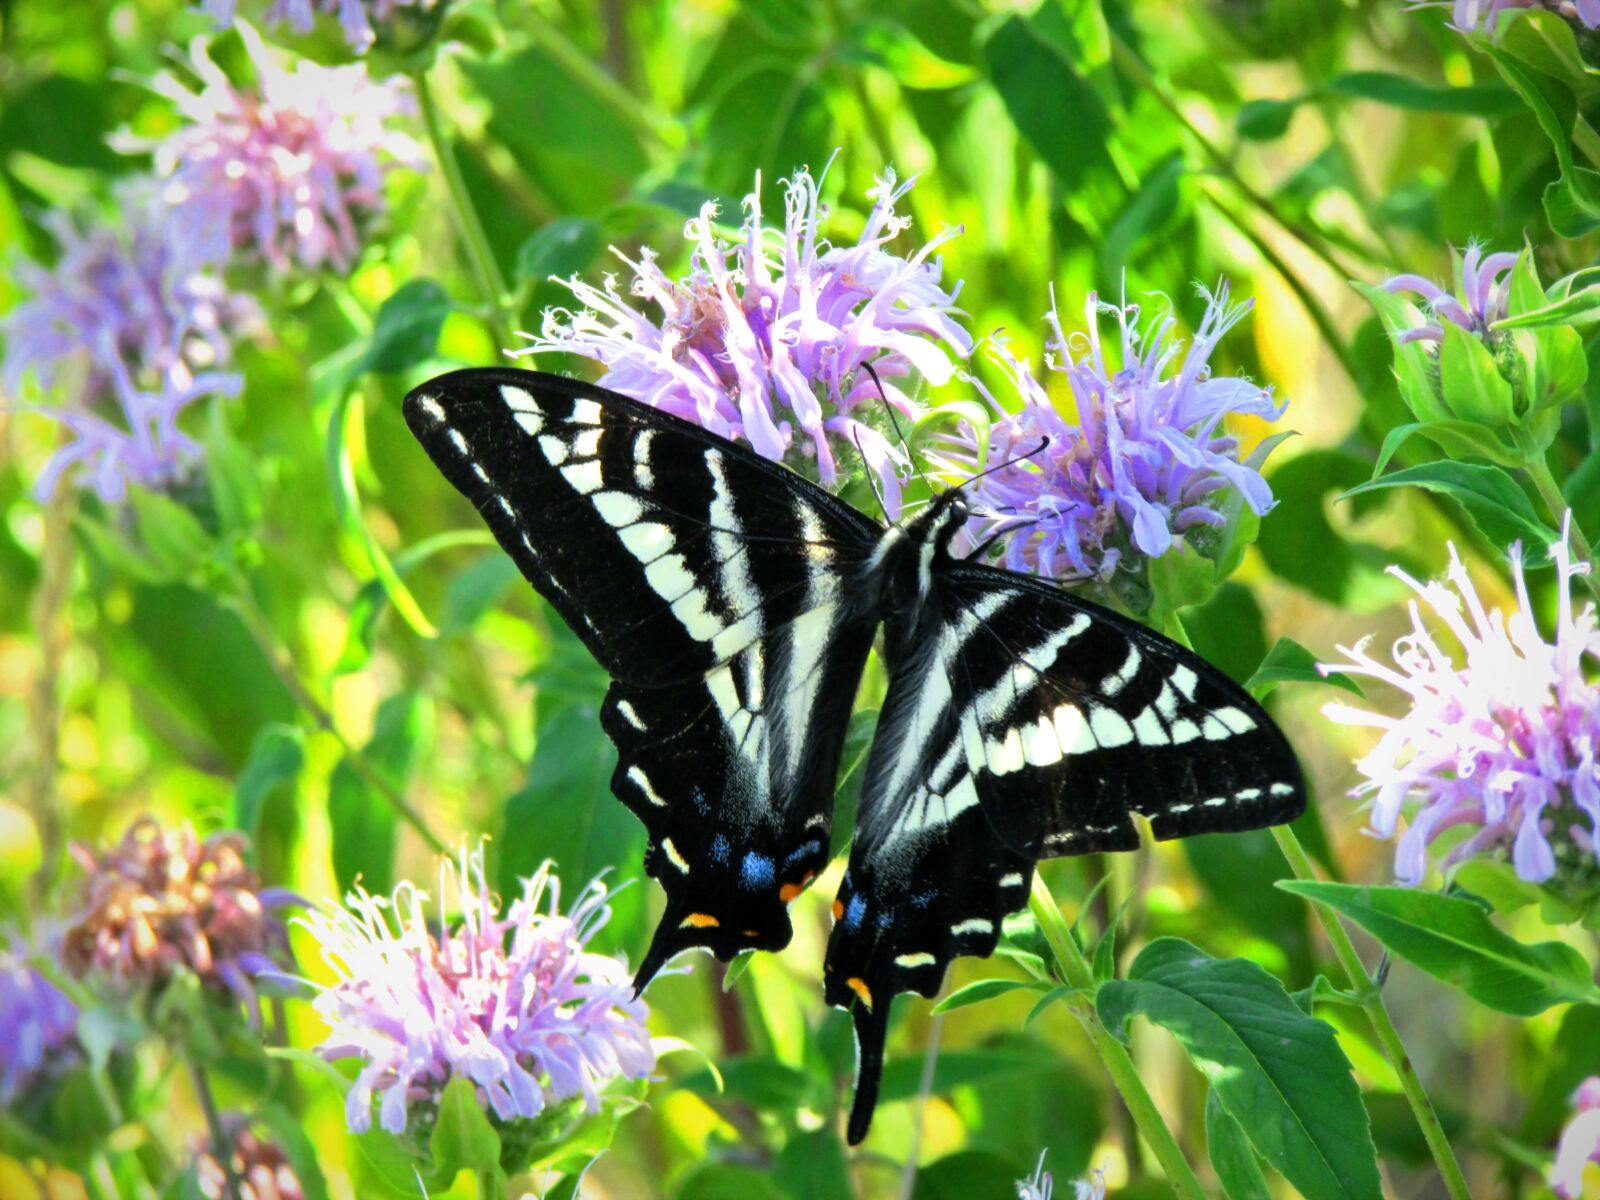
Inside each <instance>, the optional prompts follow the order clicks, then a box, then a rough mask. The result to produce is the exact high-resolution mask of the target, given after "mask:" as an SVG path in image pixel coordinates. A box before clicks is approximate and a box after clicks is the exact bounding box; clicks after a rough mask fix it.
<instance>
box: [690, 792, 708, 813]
mask: <svg viewBox="0 0 1600 1200" xmlns="http://www.w3.org/2000/svg"><path fill="white" fill-rule="evenodd" d="M689 798H690V799H691V800H693V801H694V807H695V810H696V811H697V812H699V813H700V815H701V816H705V815H706V814H707V813H709V812H710V811H711V805H709V804H707V803H706V794H705V793H704V792H702V791H701V790H700V789H699V788H695V790H694V794H693V795H692V796H690V797H689Z"/></svg>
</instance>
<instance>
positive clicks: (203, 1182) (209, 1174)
mask: <svg viewBox="0 0 1600 1200" xmlns="http://www.w3.org/2000/svg"><path fill="white" fill-rule="evenodd" d="M225 1124H226V1125H228V1127H229V1128H230V1133H229V1136H228V1141H229V1143H230V1148H231V1150H232V1152H233V1153H232V1155H231V1161H230V1162H229V1164H228V1165H229V1166H230V1167H231V1168H232V1174H233V1178H234V1181H235V1184H236V1185H237V1186H236V1187H235V1188H233V1189H230V1188H229V1187H228V1172H226V1171H224V1170H223V1167H222V1164H221V1163H220V1162H218V1161H217V1157H216V1154H215V1152H214V1150H213V1149H212V1148H211V1147H210V1145H209V1143H208V1145H207V1147H206V1148H205V1149H203V1150H201V1152H200V1153H199V1154H198V1155H196V1157H195V1183H196V1186H197V1187H198V1189H199V1192H200V1195H202V1196H204V1197H205V1198H206V1200H227V1198H229V1197H233V1200H304V1198H305V1189H304V1187H303V1186H302V1185H301V1183H300V1177H299V1176H298V1175H297V1174H295V1170H294V1167H293V1165H292V1164H291V1163H290V1162H289V1156H288V1155H286V1154H285V1153H284V1152H283V1150H282V1148H280V1147H279V1146H277V1145H275V1144H273V1143H272V1142H269V1141H267V1140H265V1139H264V1138H260V1137H257V1136H256V1134H255V1133H254V1132H253V1131H252V1130H251V1129H250V1123H249V1121H248V1120H246V1119H243V1118H234V1119H232V1120H230V1121H226V1122H225Z"/></svg>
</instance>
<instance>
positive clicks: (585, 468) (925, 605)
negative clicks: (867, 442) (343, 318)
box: [406, 369, 1305, 1142]
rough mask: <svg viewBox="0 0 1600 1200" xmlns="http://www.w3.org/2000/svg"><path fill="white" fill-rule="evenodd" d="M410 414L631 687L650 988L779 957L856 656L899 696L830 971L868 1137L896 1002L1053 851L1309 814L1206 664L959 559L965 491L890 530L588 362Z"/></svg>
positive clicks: (1046, 591) (474, 386)
mask: <svg viewBox="0 0 1600 1200" xmlns="http://www.w3.org/2000/svg"><path fill="white" fill-rule="evenodd" d="M406 417H407V420H408V422H409V423H410V425H411V428H412V430H413V432H414V433H415V434H416V436H417V437H418V439H419V441H421V443H422V444H423V446H424V448H425V449H426V450H427V451H428V453H429V454H430V456H431V457H432V458H433V460H434V462H435V463H436V464H437V465H438V466H439V468H440V469H441V470H442V471H443V472H444V474H445V475H446V476H447V477H448V478H449V479H450V480H451V482H452V483H454V484H455V485H456V486H457V487H458V488H459V489H460V490H461V491H462V492H463V493H464V494H466V495H467V496H468V497H469V498H470V499H471V500H472V501H473V503H474V504H475V505H476V506H477V507H478V509H479V511H480V512H481V513H482V515H483V516H484V518H485V519H486V520H487V522H488V524H489V526H490V528H491V529H492V530H493V531H494V533H495V535H496V537H497V538H498V540H499V541H500V543H501V545H502V546H504V547H505V549H506V550H507V552H508V553H510V554H511V556H512V557H513V558H514V559H515V560H516V562H517V564H518V566H519V567H520V568H521V569H522V571H523V573H524V574H525V575H526V576H527V577H528V579H529V581H530V582H531V583H532V584H533V585H534V587H535V588H536V589H537V590H538V591H539V592H540V593H541V594H542V595H544V596H545V598H546V599H547V600H549V602H550V603H551V604H552V606H553V607H554V608H555V609H556V610H557V611H558V612H559V613H560V614H561V615H562V617H563V618H565V619H566V621H567V622H568V624H569V625H570V626H571V627H572V628H573V630H574V632H575V633H576V634H577V635H578V636H579V638H580V639H582V640H583V641H584V643H585V645H586V646H587V647H588V648H589V649H590V651H591V652H592V653H593V654H594V655H595V657H596V659H597V660H598V661H599V662H600V664H601V665H602V666H603V667H604V668H605V669H606V670H607V671H608V672H609V673H610V674H611V676H612V680H613V682H612V685H611V688H610V690H609V692H608V694H607V697H606V701H605V704H604V706H603V708H602V712H601V721H602V724H603V726H604V728H605V730H606V732H607V734H608V735H609V736H610V737H611V739H612V741H613V742H614V743H615V744H616V746H617V751H618V763H617V768H616V772H615V774H614V776H613V779H612V788H613V791H614V792H615V793H616V795H617V796H618V798H619V799H621V800H622V802H623V803H624V804H626V805H627V806H628V807H629V808H630V809H631V810H632V811H633V812H634V813H635V814H636V815H637V816H638V817H639V818H640V820H641V821H642V822H643V823H644V825H645V827H646V829H647V830H648V833H649V845H648V849H647V851H646V855H645V869H646V871H647V872H648V873H649V874H650V875H651V876H653V877H654V878H655V879H657V880H658V881H659V882H660V883H661V884H662V886H663V888H664V890H665V892H666V905H665V911H664V913H663V916H662V919H661V922H660V924H659V925H658V926H657V929H656V933H655V936H654V938H653V940H652V942H651V945H650V948H649V950H648V951H647V952H646V954H645V956H644V958H643V960H642V961H641V963H640V966H639V970H638V974H637V976H636V985H637V986H638V987H641V988H642V987H643V986H644V985H645V984H646V983H648V982H649V980H650V979H651V978H652V977H653V976H654V975H655V974H656V973H657V972H658V971H659V970H660V968H661V967H662V966H663V965H665V963H666V962H667V961H668V960H670V959H671V958H672V957H673V956H674V955H676V954H678V953H679V952H681V951H683V950H685V949H688V948H691V947H697V946H698V947H705V948H707V949H710V950H711V951H712V952H713V953H715V954H716V955H717V956H718V957H719V958H722V959H728V958H731V957H732V956H733V955H734V954H737V953H739V952H740V951H743V950H751V949H759V950H778V949H781V948H783V947H784V946H785V945H787V943H788V941H789V939H790V936H791V933H792V929H791V925H790V921H789V915H788V905H789V904H790V903H791V902H792V901H793V900H794V899H795V897H797V896H798V895H799V894H800V893H801V892H802V891H803V890H804V889H805V888H806V887H808V886H809V885H810V883H811V882H812V881H813V880H814V879H815V878H816V876H817V875H819V874H820V873H821V872H822V870H823V869H824V868H825V867H826V866H827V863H828V846H829V841H830V837H831V823H832V817H833V793H834V787H835V781H836V778H837V775H838V769H839V762H840V758H841V754H842V750H843V745H844V735H845V729H846V726H847V723H848V721H849V717H850V713H851V709H852V708H853V706H854V701H855V694H856V690H857V685H858V683H859V680H860V677H861V674H862V671H863V669H864V666H865V663H866V659H867V655H868V653H869V651H870V649H871V647H872V645H873V644H874V640H875V638H876V637H877V636H878V633H879V630H880V628H881V631H882V642H881V653H882V657H883V661H884V665H885V667H886V670H887V674H888V679H889V685H888V692H887V695H886V697H885V700H884V704H883V708H882V710H881V712H880V714H879V719H878V726H877V730H876V734H875V737H874V740H873V744H872V748H871V750H870V752H869V754H868V759H867V764H866V768H865V772H864V776H863V784H862V790H861V799H860V804H859V811H858V815H857V820H856V827H855V830H854V838H853V841H852V845H851V851H850V859H849V862H848V864H847V867H846V870H845V874H844V876H843V879H842V882H841V885H840V888H839V892H838V894H837V896H836V898H835V900H834V903H833V913H834V918H835V924H834V928H833V931H832V934H831V935H830V939H829V944H828V951H827V957H826V960H825V963H824V991H825V995H826V998H827V999H828V1001H829V1002H830V1003H833V1004H837V1005H840V1006H841V1007H845V1008H848V1009H850V1010H851V1012H852V1015H853V1019H854V1022H855V1027H856V1034H857V1041H858V1048H859V1060H860V1071H859V1073H858V1084H857V1094H856V1101H855V1105H854V1108H853V1110H852V1114H851V1120H850V1129H849V1133H850V1138H851V1141H852V1142H854V1141H859V1140H860V1139H861V1137H863V1136H864V1135H865V1133H866V1129H867V1124H868V1122H869V1120H870V1117H871V1112H872V1108H873V1104H874V1103H875V1098H876V1090H877V1079H878V1073H879V1070H880V1068H881V1064H882V1053H883V1045H884V1039H885V1036H886V1033H887V1020H888V1013H889V1006H890V1001H891V1000H892V999H893V997H894V995H895V994H896V993H898V992H901V991H915V992H918V993H920V994H922V995H925V996H932V995H934V994H936V993H937V992H938V990H939V988H940V986H941V984H942V982H943V978H944V974H945V970H946V967H947V966H948V964H949V962H950V960H951V959H952V958H954V957H956V956H958V955H966V954H976V955H985V954H989V953H991V952H992V951H993V949H994V947H995V945H996V942H997V940H998V938H999V934H1000V923H1001V920H1002V919H1003V918H1004V916H1005V915H1006V914H1007V913H1010V912H1014V911H1016V910H1018V909H1020V908H1022V907H1023V906H1024V904H1025V903H1026V900H1027V895H1028V889H1029V883H1030V880H1031V878H1032V872H1033V867H1034V864H1035V862H1036V861H1037V860H1039V859H1041V858H1047V857H1052V856H1055V855H1061V854H1077V853H1086V852H1089V851H1095V850H1113V849H1131V848H1133V847H1135V846H1137V845H1138V841H1139V834H1138V830H1137V827H1136V825H1135V823H1134V821H1133V814H1135V813H1139V814H1142V815H1143V816H1145V817H1147V818H1148V819H1149V821H1150V823H1151V827H1152V829H1153V830H1154V832H1155V834H1156V836H1157V837H1161V838H1168V837H1179V836H1185V835H1187V834H1191V833H1201V832H1208V831H1212V830H1223V829H1248V828H1257V827H1260V826H1262V825H1267V824H1272V823H1277V822H1280V821H1284V820H1288V819H1292V818H1293V817H1294V816H1296V815H1298V813H1299V812H1300V811H1301V809H1302V808H1303V807H1304V803H1305V794H1304V788H1303V784H1302V783H1301V778H1300V774H1299V768H1298V766H1297V765H1296V763H1295V760H1294V756H1293V754H1292V752H1291V751H1290V750H1289V747H1288V745H1287V743H1286V742H1285V741H1284V740H1283V737H1282V735H1281V733H1279V732H1278V730H1277V728H1276V727H1275V726H1274V725H1273V724H1272V723H1271V721H1270V719H1269V718H1268V717H1267V716H1266V714H1265V713H1264V712H1262V711H1261V709H1260V708H1259V707H1258V706H1257V705H1256V704H1255V703H1254V701H1252V700H1251V699H1250V698H1249V696H1248V695H1246V694H1245V693H1244V692H1243V691H1242V690H1241V689H1239V688H1238V687H1237V686H1236V685H1234V684H1232V683H1231V682H1229V681H1228V680H1227V679H1226V678H1225V677H1223V676H1222V675H1221V674H1220V673H1218V672H1217V671H1216V670H1215V669H1214V668H1212V667H1210V666H1209V665H1208V664H1206V663H1205V662H1204V661H1203V660H1201V659H1199V658H1198V657H1197V656H1195V655H1194V654H1193V653H1192V652H1190V651H1188V650H1186V649H1184V648H1183V647H1180V646H1177V645H1176V644H1174V643H1172V642H1170V641H1168V640H1167V639H1165V638H1162V637H1160V636H1159V635H1156V634H1154V633H1152V632H1150V631H1149V630H1147V629H1144V628H1143V627H1141V626H1139V625H1138V624H1136V623H1134V622H1132V621H1129V620H1127V619H1126V618H1124V617H1121V616H1119V615H1118V614H1116V613H1113V612H1110V611H1109V610H1106V609H1103V608H1100V607H1098V606H1096V605H1093V604H1089V603H1087V602H1084V601H1082V600H1078V599H1076V598H1074V597H1072V596H1070V595H1068V594H1067V593H1064V592H1062V591H1061V590H1059V589H1058V588H1056V587H1054V586H1052V585H1050V584H1047V583H1045V582H1042V581H1040V580H1037V579H1034V578H1030V577H1025V576H1020V575H1015V574H1012V573H1010V572H1006V571H1001V570H997V569H994V568H991V567H987V566H982V565H977V564H971V563H967V562H965V561H963V560H961V559H958V558H957V557H955V556H954V555H953V554H952V552H951V548H952V543H953V540H954V539H955V537H956V535H957V533H958V532H959V530H960V529H961V528H962V527H963V525H964V524H965V523H966V521H967V519H968V513H967V510H966V504H965V501H964V499H963V497H962V494H961V492H960V490H959V489H952V490H949V491H946V492H943V493H940V494H939V495H937V496H935V497H934V498H933V499H932V500H931V501H930V502H929V503H928V504H927V505H926V506H925V507H923V508H922V509H921V510H920V511H918V512H917V513H916V514H914V515H913V516H910V517H908V518H906V519H905V520H903V521H901V522H899V523H897V524H894V525H890V526H888V527H887V528H885V527H884V526H882V525H880V524H879V523H878V522H875V521H873V520H871V519H870V518H868V517H866V516H865V515H864V514H862V513H860V512H858V511H856V510H855V509H853V508H851V507H850V506H849V505H846V504H844V503H843V502H841V501H840V500H838V499H837V498H836V497H834V496H831V495H829V494H828V493H827V492H825V491H823V490H822V489H821V488H819V487H817V486H816V485H814V484H811V483H809V482H808V481H806V480H804V479H802V478H800V477H799V476H797V475H795V474H794V473H792V472H790V471H788V470H787V469H785V468H783V467H781V466H778V465H776V464H773V463H771V462H768V461H766V460H765V459H762V458H760V457H759V456H757V455H756V454H754V453H753V452H751V451H750V450H749V449H747V448H745V447H742V446H739V445H736V444H734V443H732V442H729V441H727V440H726V439H723V438H720V437H718V436H716V435H714V434H711V433H709V432H707V431H706V430H703V429H700V428H698V427H696V426H693V425H690V424H688V423H687V422H684V421H681V420H679V419H677V418H675V417H672V416H669V415H667V414H664V413H661V412H659V411H657V410H655V409H652V408H650V407H648V406H646V405H644V404H641V403H639V402H637V401H634V400H632V399H629V398H627V397H624V396H620V395H617V394H616V393H613V392H608V391H605V390H604V389H601V388H596V387H593V386H590V385H587V384H583V383H580V382H578V381H575V380H571V379H566V378H562V377H559V376H551V375H542V374H538V373H534V372H526V371H512V370H497V369H483V370H469V371H459V372H455V373H453V374H450V375H446V376H443V377H441V378H439V379H436V380H433V381H431V382H429V383H427V384H425V385H423V386H422V387H420V388H418V389H417V390H416V391H414V392H413V393H412V394H411V395H410V396H408V397H407V399H406Z"/></svg>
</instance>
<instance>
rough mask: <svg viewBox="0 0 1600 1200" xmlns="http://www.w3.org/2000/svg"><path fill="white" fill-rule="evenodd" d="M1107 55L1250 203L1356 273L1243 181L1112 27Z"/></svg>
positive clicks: (1344, 270)
mask: <svg viewBox="0 0 1600 1200" xmlns="http://www.w3.org/2000/svg"><path fill="white" fill-rule="evenodd" d="M1111 57H1112V58H1114V59H1115V60H1116V62H1117V65H1118V66H1120V67H1121V68H1122V69H1123V70H1124V71H1125V72H1127V74H1128V76H1129V78H1131V79H1132V80H1133V82H1134V84H1135V86H1137V87H1139V88H1141V89H1143V90H1145V91H1147V92H1148V93H1149V94H1150V95H1152V96H1154V97H1155V99H1156V101H1157V103H1159V104H1160V105H1161V107H1162V108H1164V109H1166V110H1167V112H1169V113H1170V114H1171V115H1172V117H1173V119H1174V120H1176V121H1177V122H1178V124H1180V125H1182V126H1183V127H1184V129H1185V130H1186V131H1187V132H1188V134H1189V136H1190V137H1191V138H1193V139H1194V141H1195V143H1196V144H1197V145H1198V146H1199V147H1200V149H1201V150H1202V151H1203V152H1204V153H1205V156H1206V157H1207V158H1209V159H1210V160H1211V164H1212V166H1213V167H1214V168H1215V169H1216V170H1217V171H1218V172H1219V173H1220V174H1221V175H1222V176H1223V177H1224V178H1226V179H1227V180H1228V181H1229V182H1230V183H1231V184H1233V186H1234V187H1235V188H1236V189H1238V191H1239V193H1240V194H1241V195H1243V196H1244V197H1245V199H1247V200H1249V201H1250V203H1251V204H1253V205H1255V206H1256V207H1257V208H1258V209H1260V210H1261V211H1262V212H1264V213H1266V214H1267V216H1269V217H1271V218H1272V219H1273V221H1275V222H1276V223H1277V224H1278V225H1280V226H1282V227H1283V228H1284V229H1285V230H1287V231H1288V232H1289V233H1290V234H1292V235H1293V236H1294V237H1295V239H1296V240H1297V241H1299V242H1300V243H1301V244H1303V245H1304V246H1305V247H1306V249H1308V250H1310V251H1311V252H1312V253H1313V254H1315V255H1316V256H1317V257H1318V258H1320V259H1321V260H1322V261H1323V262H1325V263H1327V264H1328V266H1329V267H1331V268H1332V269H1333V270H1334V271H1335V272H1337V273H1338V275H1339V276H1340V277H1341V278H1343V279H1353V278H1355V277H1356V275H1357V272H1354V271H1352V270H1350V268H1349V267H1347V266H1345V264H1344V263H1342V262H1340V261H1339V259H1338V258H1336V257H1335V256H1334V253H1333V251H1332V250H1331V249H1329V248H1328V246H1327V245H1326V243H1325V241H1324V239H1323V238H1322V237H1320V236H1318V235H1317V234H1315V233H1313V232H1312V231H1311V230H1309V229H1307V228H1305V227H1304V226H1303V225H1301V224H1299V223H1298V222H1297V221H1293V220H1290V219H1289V217H1287V216H1286V215H1284V213H1283V212H1281V211H1280V210H1279V208H1278V206H1277V205H1276V204H1274V203H1273V201H1272V197H1270V196H1267V195H1264V194H1262V193H1261V192H1259V191H1257V190H1256V189H1255V188H1253V187H1252V186H1250V184H1249V183H1247V182H1246V181H1245V178H1244V176H1242V175H1240V174H1239V170H1238V168H1237V167H1236V166H1234V156H1233V155H1231V154H1225V153H1223V151H1222V149H1221V148H1220V147H1219V146H1217V145H1216V143H1214V142H1213V141H1212V140H1211V139H1210V138H1208V137H1206V135H1205V134H1204V133H1202V132H1201V131H1200V129H1199V128H1198V127H1197V126H1196V125H1195V123H1194V122H1193V121H1191V120H1190V119H1189V115H1188V114H1187V113H1186V112H1184V111H1183V106H1182V105H1181V104H1179V103H1178V101H1177V99H1176V98H1175V97H1173V96H1172V95H1171V94H1170V93H1169V92H1168V91H1167V89H1166V88H1165V86H1163V85H1162V84H1161V82H1160V81H1159V80H1157V79H1156V77H1155V74H1154V73H1153V72H1152V71H1151V70H1150V68H1149V67H1147V66H1146V65H1145V64H1144V60H1143V59H1141V58H1140V57H1139V55H1138V53H1137V52H1136V51H1135V50H1134V49H1133V47H1131V46H1129V45H1128V44H1127V43H1126V42H1125V41H1123V40H1122V38H1121V37H1119V36H1118V35H1117V34H1116V33H1115V32H1114V31H1113V32H1112V34H1111ZM1290 278H1292V276H1291V277H1290Z"/></svg>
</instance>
